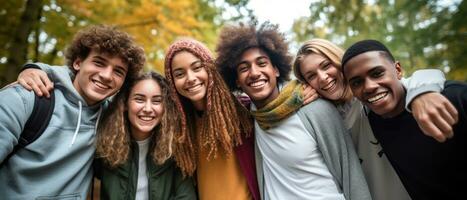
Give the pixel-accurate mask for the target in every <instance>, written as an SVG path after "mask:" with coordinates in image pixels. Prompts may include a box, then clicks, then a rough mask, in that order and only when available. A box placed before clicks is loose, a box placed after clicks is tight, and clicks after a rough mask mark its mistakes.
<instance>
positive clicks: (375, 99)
mask: <svg viewBox="0 0 467 200" xmlns="http://www.w3.org/2000/svg"><path fill="white" fill-rule="evenodd" d="M344 73H345V76H346V78H347V80H348V81H349V85H350V88H351V89H352V92H353V94H354V96H355V97H357V98H358V99H359V100H360V101H362V102H363V103H364V104H365V105H366V106H368V107H369V108H370V109H371V110H372V111H373V112H375V113H376V114H378V115H381V116H383V117H394V116H396V115H397V114H399V113H401V112H402V111H403V110H404V102H405V100H404V98H405V90H404V88H403V86H402V83H401V82H400V79H401V78H402V69H401V66H400V64H399V63H398V62H396V63H394V62H392V61H390V60H389V59H388V58H386V57H385V56H384V55H382V52H379V51H369V52H366V53H362V54H360V55H357V56H355V57H353V58H351V59H350V60H349V61H348V62H347V63H346V65H345V68H344Z"/></svg>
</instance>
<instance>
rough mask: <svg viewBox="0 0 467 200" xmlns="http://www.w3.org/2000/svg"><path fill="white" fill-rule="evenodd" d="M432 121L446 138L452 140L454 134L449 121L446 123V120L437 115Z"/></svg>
mask: <svg viewBox="0 0 467 200" xmlns="http://www.w3.org/2000/svg"><path fill="white" fill-rule="evenodd" d="M432 121H433V124H434V125H435V126H436V127H437V128H438V129H439V130H440V131H441V134H443V135H444V136H445V137H446V138H451V137H452V136H453V134H454V133H453V130H452V126H451V124H449V122H448V121H446V118H443V117H442V116H440V115H437V116H434V117H433V119H432Z"/></svg>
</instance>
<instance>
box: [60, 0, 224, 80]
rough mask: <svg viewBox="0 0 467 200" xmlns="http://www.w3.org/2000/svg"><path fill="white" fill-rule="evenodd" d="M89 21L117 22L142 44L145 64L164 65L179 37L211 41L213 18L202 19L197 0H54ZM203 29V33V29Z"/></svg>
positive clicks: (114, 23)
mask: <svg viewBox="0 0 467 200" xmlns="http://www.w3.org/2000/svg"><path fill="white" fill-rule="evenodd" d="M57 3H58V4H66V5H67V6H68V8H69V9H70V10H73V11H74V12H75V14H77V15H80V16H82V17H87V18H88V19H89V21H91V22H92V21H94V22H98V23H102V24H112V25H117V26H119V27H120V28H122V29H124V30H125V31H127V32H129V33H130V34H131V35H133V36H134V38H135V40H136V41H137V42H138V43H139V44H140V45H142V46H143V47H144V49H145V51H146V55H147V58H148V59H147V60H148V66H149V67H151V68H154V69H156V70H158V71H160V72H161V71H162V69H163V58H164V57H163V56H164V52H165V50H166V49H167V48H168V46H169V45H170V44H171V43H172V42H173V41H174V40H175V39H176V38H178V37H193V38H196V39H199V40H201V41H214V40H213V39H212V37H215V36H213V35H212V32H214V31H213V30H214V29H215V27H214V25H213V24H212V23H213V22H212V21H203V19H201V17H199V16H200V14H201V13H202V12H203V10H201V9H200V6H199V2H198V0H176V1H175V0H157V1H156V0H133V1H129V0H103V1H97V0H96V1H74V0H57ZM205 32H206V33H205Z"/></svg>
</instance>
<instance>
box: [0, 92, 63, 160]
mask: <svg viewBox="0 0 467 200" xmlns="http://www.w3.org/2000/svg"><path fill="white" fill-rule="evenodd" d="M54 106H55V94H54V92H53V90H52V91H51V92H50V98H46V97H39V96H37V95H35V98H34V107H33V109H32V113H31V115H30V116H29V118H28V121H26V124H25V125H24V129H23V132H22V133H21V135H20V137H19V139H18V144H17V145H16V146H15V148H14V149H13V151H12V152H11V153H10V154H9V155H8V156H7V157H6V158H5V160H3V162H6V161H7V160H8V159H9V158H10V157H11V156H13V155H14V154H15V153H16V152H17V151H18V150H19V149H21V148H24V147H25V146H27V145H28V144H31V143H32V142H34V141H35V140H36V139H37V138H39V137H40V136H41V135H42V133H43V132H44V130H45V129H46V128H47V126H48V125H49V122H50V119H51V118H52V114H53V111H54Z"/></svg>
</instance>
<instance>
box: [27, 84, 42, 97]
mask: <svg viewBox="0 0 467 200" xmlns="http://www.w3.org/2000/svg"><path fill="white" fill-rule="evenodd" d="M29 84H30V85H31V87H32V90H33V91H34V93H36V95H37V96H40V97H41V96H42V91H41V89H40V87H39V85H38V84H36V83H29Z"/></svg>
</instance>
